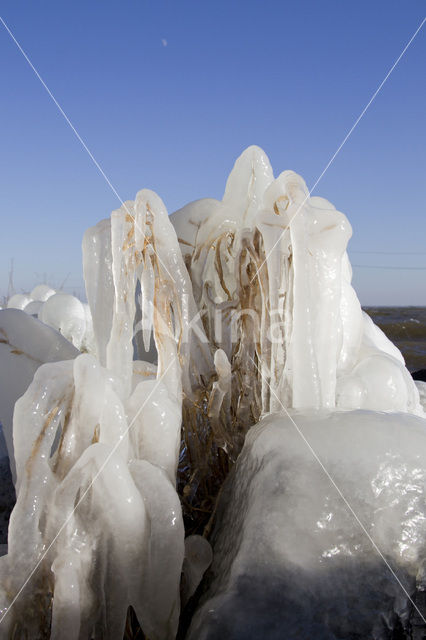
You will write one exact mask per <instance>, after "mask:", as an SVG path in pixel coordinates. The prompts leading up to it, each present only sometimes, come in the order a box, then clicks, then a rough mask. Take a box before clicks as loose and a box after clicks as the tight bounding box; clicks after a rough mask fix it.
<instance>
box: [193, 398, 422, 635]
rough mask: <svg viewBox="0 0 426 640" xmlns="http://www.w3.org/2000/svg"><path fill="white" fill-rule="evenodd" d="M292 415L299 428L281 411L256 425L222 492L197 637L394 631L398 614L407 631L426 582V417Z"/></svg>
mask: <svg viewBox="0 0 426 640" xmlns="http://www.w3.org/2000/svg"><path fill="white" fill-rule="evenodd" d="M291 416H292V418H293V419H294V421H295V423H296V424H297V428H295V426H294V424H293V422H292V421H291V419H290V418H289V417H288V416H286V415H285V414H284V413H282V414H281V415H277V414H275V415H271V416H268V417H266V418H264V419H263V420H261V421H260V422H259V423H258V424H257V425H255V426H254V427H252V429H251V430H250V431H249V432H248V434H247V437H246V440H245V444H244V447H243V450H242V452H241V455H240V457H239V458H238V461H237V463H236V465H235V467H234V469H233V470H232V471H231V474H230V476H229V477H228V479H227V480H226V482H225V485H224V487H223V489H222V492H221V495H220V498H219V504H218V507H217V510H216V514H215V525H214V528H213V533H212V536H211V542H212V544H213V548H214V560H213V564H212V567H211V569H210V571H209V573H208V575H207V576H206V584H205V594H204V596H203V599H202V603H201V606H200V607H199V610H198V612H197V613H196V614H195V616H194V618H193V621H192V626H191V630H190V633H189V634H188V640H222V638H226V639H227V640H240V639H241V638H244V639H246V640H252V639H253V640H254V639H256V638H259V637H260V638H268V640H282V638H286V640H306V638H315V640H320V639H321V640H322V639H324V640H325V639H327V640H338V639H341V638H363V639H366V638H371V639H379V638H380V639H382V638H390V637H393V636H392V635H391V634H392V630H393V629H394V628H395V627H396V626H397V621H399V622H400V624H401V626H402V627H405V628H407V622H408V619H409V615H410V611H411V603H410V601H409V598H408V594H410V595H413V594H414V593H415V590H416V582H417V586H418V587H419V588H420V587H421V588H425V587H426V573H425V572H424V570H425V568H426V567H425V565H424V559H425V556H424V553H425V547H426V528H425V492H426V429H425V425H424V420H422V419H421V418H419V417H417V416H407V415H406V414H399V413H392V414H390V415H386V414H384V413H373V412H371V411H347V412H340V411H335V412H329V411H327V410H323V411H322V412H319V413H318V412H304V413H301V412H291ZM298 429H299V430H300V432H301V433H302V434H303V437H301V435H300V433H299V432H298ZM304 438H305V439H306V441H307V442H308V443H309V446H310V447H312V449H313V451H315V454H316V456H317V457H318V460H317V459H315V457H314V456H313V454H312V451H311V450H310V448H309V446H307V443H306V441H305V440H304ZM366 443H368V446H366ZM319 461H320V462H321V464H322V465H324V467H325V468H326V469H327V472H328V473H329V474H330V477H331V478H330V477H328V476H327V475H326V474H325V473H324V470H323V468H322V467H321V464H320V462H319ZM331 479H332V480H331ZM333 482H334V483H336V485H337V486H338V488H339V490H340V491H341V493H342V495H343V496H344V497H345V498H347V499H348V501H349V503H350V507H351V508H352V509H353V510H354V512H355V513H356V515H357V517H358V518H359V521H360V522H357V521H356V519H355V517H354V515H353V513H352V512H351V511H350V509H349V508H348V505H347V504H346V503H345V501H344V499H343V497H342V496H340V495H339V494H338V492H337V491H336V487H335V486H334V485H333ZM363 527H364V528H365V530H364V529H363ZM368 536H370V537H371V539H369V537H368ZM372 540H374V543H375V544H376V545H377V547H378V548H379V549H380V552H381V553H382V554H383V556H384V557H385V558H386V562H388V563H389V564H390V566H391V568H392V570H393V571H394V572H395V573H396V575H397V577H398V580H400V582H401V584H402V586H401V584H400V583H399V582H398V580H397V579H396V578H395V576H394V575H393V574H392V573H391V571H390V569H389V567H388V566H387V565H386V563H385V561H384V560H383V558H381V557H380V555H379V553H378V551H377V549H376V548H375V547H374V546H373V544H372ZM404 589H405V590H406V593H405V592H404ZM283 630H285V633H284V632H283ZM410 637H411V636H410ZM420 637H423V634H422V636H420Z"/></svg>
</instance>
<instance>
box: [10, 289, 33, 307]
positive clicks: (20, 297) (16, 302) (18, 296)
mask: <svg viewBox="0 0 426 640" xmlns="http://www.w3.org/2000/svg"><path fill="white" fill-rule="evenodd" d="M30 302H32V298H31V296H29V295H27V294H25V293H15V295H13V296H11V297H10V298H9V300H8V301H7V308H8V309H21V310H22V309H25V307H26V306H27V305H28V304H29V303H30Z"/></svg>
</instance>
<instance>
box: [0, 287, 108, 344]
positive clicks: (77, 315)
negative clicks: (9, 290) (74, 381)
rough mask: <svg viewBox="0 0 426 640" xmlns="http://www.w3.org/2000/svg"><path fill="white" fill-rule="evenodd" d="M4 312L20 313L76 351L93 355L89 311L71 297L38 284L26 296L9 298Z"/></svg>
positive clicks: (17, 295)
mask: <svg viewBox="0 0 426 640" xmlns="http://www.w3.org/2000/svg"><path fill="white" fill-rule="evenodd" d="M7 308H8V309H20V310H22V311H25V313H27V314H28V315H30V316H33V317H35V318H38V319H39V320H41V321H42V322H44V324H47V325H48V326H49V327H52V328H53V329H56V330H57V331H59V332H60V333H61V334H62V335H63V336H64V337H65V338H66V339H67V340H68V341H69V342H71V343H72V344H73V345H74V346H75V347H77V349H79V350H80V351H84V352H88V353H93V354H94V355H96V350H95V349H96V348H95V339H94V335H93V324H92V316H91V312H90V307H89V305H88V304H85V303H83V302H81V301H80V300H79V299H78V298H76V297H75V296H72V295H70V294H67V293H62V292H61V291H58V292H57V291H55V290H54V289H52V288H51V287H49V286H48V285H46V284H39V285H37V286H36V287H34V289H33V290H32V291H31V293H29V294H16V295H13V296H12V297H11V298H10V299H9V300H8V303H7Z"/></svg>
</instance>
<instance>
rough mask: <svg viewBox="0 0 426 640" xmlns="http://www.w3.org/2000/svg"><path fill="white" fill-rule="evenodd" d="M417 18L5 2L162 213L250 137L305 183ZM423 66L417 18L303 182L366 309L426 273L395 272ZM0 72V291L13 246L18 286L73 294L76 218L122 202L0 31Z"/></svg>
mask: <svg viewBox="0 0 426 640" xmlns="http://www.w3.org/2000/svg"><path fill="white" fill-rule="evenodd" d="M425 13H426V10H425V4H424V2H423V0H422V1H416V0H413V1H411V0H406V1H404V2H403V1H402V0H400V1H398V2H394V1H390V0H386V1H382V0H378V1H371V0H370V1H368V2H365V1H358V2H349V1H346V0H340V1H339V2H338V1H327V0H325V1H322V2H318V1H315V2H314V1H309V2H308V1H303V0H302V1H300V2H287V1H279V0H275V1H270V0H263V1H262V2H260V1H251V0H246V1H240V0H238V1H232V0H227V1H226V2H225V1H223V0H216V1H215V2H210V1H205V2H203V1H201V0H198V1H197V2H195V1H187V0H181V1H180V2H177V1H173V2H168V1H167V2H166V1H162V0H122V1H121V2H108V1H103V2H101V1H100V0H90V1H89V0H85V1H84V2H83V1H80V0H78V1H75V2H72V3H71V2H58V1H57V0H54V1H51V0H44V1H41V0H32V1H26V2H22V1H21V0H13V1H9V0H4V1H3V2H2V8H1V15H2V17H3V19H4V20H5V22H6V23H7V24H8V26H9V28H10V29H11V30H12V32H13V33H14V35H15V37H16V38H17V40H18V41H19V42H20V44H21V46H22V47H23V49H24V50H25V52H26V53H27V54H28V56H29V57H30V59H31V60H32V62H33V64H34V66H35V67H36V68H37V70H38V71H39V73H40V75H41V76H42V77H43V79H44V80H45V82H46V83H47V85H48V86H49V88H50V90H51V91H52V93H53V94H54V95H55V97H56V99H57V100H58V102H59V103H60V104H61V106H62V107H63V109H64V111H65V112H66V113H67V115H68V117H69V118H70V120H71V121H72V123H73V124H74V126H75V127H76V129H77V130H78V132H79V134H80V135H81V137H82V138H83V139H84V141H85V142H86V144H87V146H88V147H89V148H90V150H91V151H92V153H93V155H94V157H95V158H96V160H97V161H98V162H99V164H100V165H101V166H102V168H103V170H104V171H105V173H106V175H107V176H108V178H109V179H110V181H111V183H112V184H113V185H114V187H115V189H116V190H117V192H118V193H119V195H120V197H121V198H123V199H128V198H133V197H134V195H135V194H136V192H137V191H138V190H139V189H141V188H143V187H149V188H151V189H154V190H155V191H157V192H158V193H159V194H160V196H161V197H162V198H163V200H164V201H165V203H166V206H167V208H168V210H169V212H172V211H174V210H175V209H177V208H179V207H181V206H182V205H184V204H185V203H186V202H189V201H191V200H194V199H196V198H200V197H206V196H210V197H217V198H220V197H221V196H222V194H223V189H224V185H225V180H226V177H227V175H228V173H229V171H230V169H231V167H232V165H233V162H234V160H235V159H236V157H237V156H238V155H239V154H240V153H241V151H242V150H243V149H244V148H245V147H247V146H248V145H250V144H258V145H260V146H261V147H263V148H264V149H265V151H266V152H267V154H268V155H269V157H270V159H271V162H272V165H273V167H274V170H275V173H276V174H278V173H279V172H280V171H282V170H284V169H293V170H295V171H297V172H298V173H300V174H302V175H303V177H304V178H305V180H306V182H307V184H308V186H312V185H313V184H314V183H315V181H316V180H317V178H318V176H319V175H320V174H321V172H322V171H323V169H324V167H325V166H326V164H327V162H328V161H329V159H330V157H331V156H332V155H333V153H334V152H335V151H336V149H337V148H338V146H339V144H340V143H341V142H342V140H343V138H344V137H345V135H346V133H347V132H348V130H349V129H350V127H351V126H352V124H353V123H354V121H355V120H356V118H357V117H358V115H359V114H360V112H361V111H362V109H363V108H364V106H365V105H366V104H367V102H368V100H369V99H370V97H371V95H372V94H373V93H374V91H375V90H376V88H377V87H378V85H379V84H380V82H381V81H382V80H383V78H384V76H385V75H386V73H387V71H388V70H389V68H390V67H391V66H392V64H393V62H394V61H395V59H396V58H397V57H398V55H399V54H400V53H401V51H402V49H403V48H404V46H405V45H406V43H407V42H408V40H409V39H410V37H411V36H412V34H413V33H414V31H415V30H416V28H417V27H418V25H419V24H420V22H421V20H422V19H423V17H424V14H425ZM165 45H166V46H165ZM425 61H426V25H425V26H424V27H423V29H422V31H421V32H420V33H419V35H418V36H417V38H416V39H415V41H414V42H413V44H412V45H411V47H410V48H409V49H408V51H407V53H406V55H405V56H404V58H403V59H402V60H401V62H400V63H399V65H398V66H397V68H396V69H395V71H394V72H393V74H392V75H391V76H390V78H389V80H388V81H387V83H386V84H385V85H384V87H383V89H382V91H381V92H380V94H379V95H378V97H377V98H376V100H375V102H374V103H373V104H372V106H371V107H370V109H369V110H368V111H367V113H366V115H365V116H364V117H363V119H362V120H361V122H360V123H359V125H358V127H357V128H356V129H355V131H354V133H353V134H352V135H351V137H350V138H349V140H348V142H347V143H346V145H345V146H344V147H343V149H342V151H341V152H340V153H339V155H338V156H337V158H336V160H335V161H334V163H333V164H332V166H331V167H330V168H329V169H328V171H327V172H326V174H325V175H324V177H323V178H322V180H321V181H320V183H319V185H318V187H317V188H316V190H315V193H316V194H317V195H322V196H324V197H326V198H328V199H329V200H331V201H332V202H333V203H334V204H335V205H336V207H337V208H338V209H340V210H341V211H343V212H344V213H346V215H347V216H348V218H349V220H350V222H351V224H352V227H353V230H354V235H353V238H352V240H351V242H350V257H351V260H352V262H353V263H354V264H355V265H367V268H365V267H364V268H362V267H355V268H354V286H355V288H356V290H357V292H358V295H359V297H360V299H361V302H362V303H363V304H415V305H426V285H425V282H426V270H420V269H418V270H416V269H408V268H407V267H410V268H411V267H417V268H418V267H426V242H425V241H426V205H425V195H424V186H425V182H426V180H425V179H426V175H425V172H426V125H425V113H426V108H425V106H426V83H425V77H426V74H425ZM0 76H1V100H0V123H1V125H0V126H1V146H0V211H1V216H2V225H1V235H0V239H1V240H0V243H1V244H0V294H3V293H5V292H6V289H7V281H8V272H9V266H10V259H11V258H14V265H15V266H14V280H15V286H16V289H17V290H21V289H29V288H31V287H32V286H33V285H34V284H36V283H37V282H39V281H40V279H42V278H43V277H44V274H46V277H47V280H48V281H49V282H50V283H51V284H53V285H54V286H59V284H60V283H61V282H62V280H63V279H64V278H65V277H66V276H67V274H68V273H69V274H70V275H69V277H68V280H67V287H68V290H72V289H75V290H76V291H77V292H79V291H80V292H81V287H82V275H81V239H82V235H83V233H84V230H85V229H86V228H87V227H88V226H91V225H93V224H95V223H96V222H97V221H98V220H99V219H101V218H104V217H106V216H108V215H109V213H110V212H111V210H113V209H115V208H117V206H118V204H119V203H118V201H117V198H116V196H115V195H114V193H113V192H112V191H111V189H110V187H109V186H108V184H107V183H106V182H105V180H104V178H103V177H102V176H101V175H100V174H99V172H98V170H97V169H96V167H95V166H94V164H93V163H92V161H91V160H90V158H89V156H88V155H87V153H86V152H85V151H84V149H83V148H82V146H81V144H80V143H79V142H78V140H77V139H76V137H75V136H74V134H73V132H72V131H71V129H70V128H69V126H68V125H67V124H66V122H65V120H64V119H63V117H62V116H61V114H60V113H59V112H58V110H57V108H56V107H55V105H54V103H53V102H52V100H51V99H50V98H49V96H48V95H47V93H46V91H45V90H44V88H43V87H42V85H41V84H40V82H39V80H38V79H37V78H36V76H35V75H34V73H33V71H32V70H31V69H30V67H29V66H28V64H27V62H26V61H25V59H24V58H23V56H22V54H21V53H20V52H19V50H18V49H17V47H16V45H15V44H14V43H13V41H12V40H11V38H10V36H9V35H8V34H7V32H6V31H5V29H4V27H3V26H2V25H0ZM358 252H381V253H358ZM402 252H409V253H411V255H402ZM422 252H423V253H422ZM373 266H380V267H389V266H398V267H404V269H399V270H393V269H383V268H380V269H378V268H372V267H373Z"/></svg>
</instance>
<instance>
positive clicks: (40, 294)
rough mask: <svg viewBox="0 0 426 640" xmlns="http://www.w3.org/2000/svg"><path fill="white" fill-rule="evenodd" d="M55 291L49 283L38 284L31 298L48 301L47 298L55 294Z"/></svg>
mask: <svg viewBox="0 0 426 640" xmlns="http://www.w3.org/2000/svg"><path fill="white" fill-rule="evenodd" d="M55 293H56V291H55V289H52V287H49V285H47V284H38V285H36V286H35V287H34V289H33V290H32V291H31V293H30V298H31V299H32V300H35V301H37V302H46V300H48V299H49V298H51V297H52V296H54V295H55Z"/></svg>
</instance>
